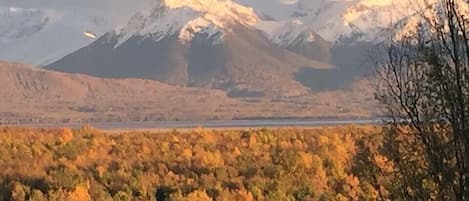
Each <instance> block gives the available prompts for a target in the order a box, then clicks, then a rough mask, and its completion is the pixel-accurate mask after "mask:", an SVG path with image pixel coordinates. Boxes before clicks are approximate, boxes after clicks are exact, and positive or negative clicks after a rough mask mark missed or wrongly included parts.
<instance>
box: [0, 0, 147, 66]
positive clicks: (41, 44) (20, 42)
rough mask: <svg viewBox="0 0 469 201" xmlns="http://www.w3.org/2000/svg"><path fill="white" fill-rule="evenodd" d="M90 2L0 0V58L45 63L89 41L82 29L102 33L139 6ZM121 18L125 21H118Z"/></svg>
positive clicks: (117, 23)
mask: <svg viewBox="0 0 469 201" xmlns="http://www.w3.org/2000/svg"><path fill="white" fill-rule="evenodd" d="M27 2H30V3H27ZM93 2H95V1H87V0H84V1H80V4H75V3H73V2H69V3H63V2H62V1H56V2H55V3H51V4H49V5H47V4H44V5H41V3H39V2H37V1H18V2H17V3H15V4H17V5H3V4H2V3H0V59H1V60H9V61H17V62H23V63H29V64H35V65H44V64H48V63H50V62H53V61H56V60H58V59H60V58H61V57H64V56H65V55H67V54H69V53H71V52H73V51H75V50H77V49H79V48H81V47H83V46H86V45H88V44H90V43H92V42H93V40H91V39H90V38H86V37H84V35H83V32H87V31H89V32H93V33H94V34H97V35H98V36H101V35H102V34H103V33H105V32H107V31H109V30H112V29H114V28H115V27H116V26H119V25H121V22H126V21H127V20H128V18H129V16H130V15H131V14H133V13H135V11H136V10H138V9H136V8H135V9H132V6H131V5H129V6H127V7H129V8H125V9H117V8H115V10H114V11H113V10H110V9H105V8H106V7H105V5H101V4H99V5H98V4H97V3H93ZM100 2H103V1H100ZM110 3H111V2H110ZM5 4H6V3H5ZM56 4H57V5H56ZM58 4H60V6H58ZM62 4H63V5H62ZM69 4H70V5H69ZM135 4H136V3H135ZM114 12H117V13H119V15H116V14H115V13H114ZM117 16H119V17H117ZM121 16H122V17H121ZM122 19H125V21H120V20H122Z"/></svg>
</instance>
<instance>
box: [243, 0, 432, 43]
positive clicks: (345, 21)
mask: <svg viewBox="0 0 469 201" xmlns="http://www.w3.org/2000/svg"><path fill="white" fill-rule="evenodd" d="M237 1H239V2H240V3H242V4H244V5H248V6H252V7H253V8H254V9H255V10H256V12H257V13H258V14H259V15H260V16H263V18H264V19H271V20H274V21H292V20H294V21H297V22H299V23H301V24H302V25H303V26H306V27H309V28H311V29H312V30H314V31H316V32H317V33H318V34H319V35H320V36H322V37H323V38H325V39H327V40H329V41H331V42H334V41H336V40H338V39H339V38H343V37H348V36H352V35H357V34H360V35H362V38H361V40H366V41H380V40H383V37H387V36H389V34H385V33H389V29H390V28H391V27H393V26H394V25H396V24H399V23H402V22H401V21H403V20H407V19H408V18H409V17H410V16H413V15H416V13H417V12H418V11H420V10H422V9H426V8H427V7H428V5H429V4H432V3H434V2H435V0H431V1H428V0H413V1H410V0H256V1H251V0H237ZM408 28H410V27H408Z"/></svg>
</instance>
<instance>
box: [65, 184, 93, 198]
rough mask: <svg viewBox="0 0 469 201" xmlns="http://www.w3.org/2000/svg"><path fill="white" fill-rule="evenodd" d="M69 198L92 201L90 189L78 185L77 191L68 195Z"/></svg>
mask: <svg viewBox="0 0 469 201" xmlns="http://www.w3.org/2000/svg"><path fill="white" fill-rule="evenodd" d="M67 200H69V201H91V196H90V194H89V193H88V189H87V188H85V187H83V186H77V187H76V188H75V191H73V192H72V193H70V194H69V195H68V198H67Z"/></svg>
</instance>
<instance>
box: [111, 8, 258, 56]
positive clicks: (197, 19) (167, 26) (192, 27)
mask: <svg viewBox="0 0 469 201" xmlns="http://www.w3.org/2000/svg"><path fill="white" fill-rule="evenodd" d="M258 21H259V19H258V17H257V15H256V14H255V13H254V11H253V9H252V8H249V7H245V6H242V5H239V4H237V3H235V2H233V1H231V0H163V1H162V2H161V3H160V4H158V5H157V6H156V7H155V8H154V9H153V10H151V11H142V12H140V13H138V14H137V15H135V16H134V17H133V18H132V19H131V20H130V21H129V23H128V24H127V26H125V27H124V28H122V29H120V30H117V31H116V34H117V35H119V36H120V39H119V42H118V43H117V44H116V46H115V47H118V46H120V45H121V44H123V43H124V42H125V41H127V40H128V39H129V38H131V37H132V36H135V35H137V36H143V37H145V38H148V37H150V38H152V39H153V40H154V41H159V40H162V39H163V38H164V37H166V36H172V35H175V34H177V35H178V38H179V40H180V41H181V42H183V43H189V42H190V41H191V40H192V39H193V38H194V37H195V36H196V35H199V34H200V35H203V36H205V37H207V38H210V39H211V40H212V42H213V43H220V42H221V41H222V40H223V31H225V30H229V26H230V25H232V24H241V25H245V26H254V25H255V24H256V23H257V22H258ZM214 37H215V38H214Z"/></svg>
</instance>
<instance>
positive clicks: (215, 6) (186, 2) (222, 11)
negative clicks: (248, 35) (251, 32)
mask: <svg viewBox="0 0 469 201" xmlns="http://www.w3.org/2000/svg"><path fill="white" fill-rule="evenodd" d="M164 4H165V5H166V6H167V7H168V8H173V9H174V8H181V7H190V8H192V9H194V10H196V11H199V12H201V13H203V14H204V18H206V19H207V20H209V21H211V22H212V23H214V24H215V25H217V26H220V27H224V26H225V24H226V23H230V22H236V23H241V24H244V25H255V24H256V23H257V22H258V21H259V19H258V17H257V15H256V14H255V12H254V10H253V9H252V8H250V7H246V6H242V5H240V4H238V3H235V2H233V1H231V0H164Z"/></svg>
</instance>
